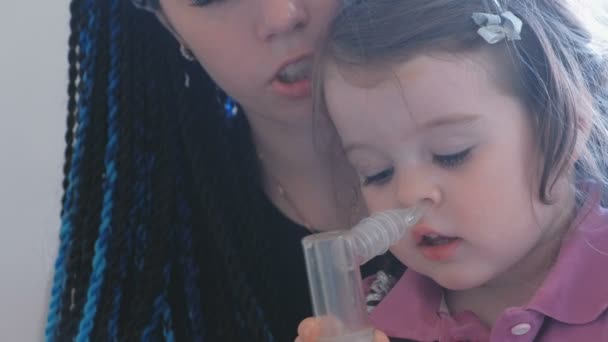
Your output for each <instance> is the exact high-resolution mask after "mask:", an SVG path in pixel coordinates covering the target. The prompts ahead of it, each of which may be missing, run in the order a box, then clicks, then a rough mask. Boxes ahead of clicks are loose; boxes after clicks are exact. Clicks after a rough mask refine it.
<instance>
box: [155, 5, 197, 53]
mask: <svg viewBox="0 0 608 342" xmlns="http://www.w3.org/2000/svg"><path fill="white" fill-rule="evenodd" d="M152 12H153V13H154V15H155V16H156V19H158V21H160V23H161V24H162V25H163V26H164V27H165V28H166V29H167V30H168V31H169V32H171V34H172V35H173V37H175V39H176V40H177V42H178V43H179V44H180V45H181V46H184V47H186V48H187V47H188V46H187V45H186V43H185V42H184V40H183V39H182V37H181V36H180V35H179V33H178V32H177V31H176V30H175V28H174V27H173V25H171V21H170V20H169V18H168V17H167V15H166V14H165V12H164V11H163V9H162V8H161V7H160V6H159V7H158V8H156V9H154V10H153V11H152Z"/></svg>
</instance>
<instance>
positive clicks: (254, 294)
mask: <svg viewBox="0 0 608 342" xmlns="http://www.w3.org/2000/svg"><path fill="white" fill-rule="evenodd" d="M133 5H135V6H133ZM338 6H339V1H338V0H331V1H329V0H248V1H236V0H235V1H233V0H218V1H210V0H160V1H158V0H157V1H154V0H138V1H135V0H133V3H131V2H129V1H120V0H110V1H108V0H73V1H72V2H71V6H70V7H71V13H72V19H71V23H70V26H71V32H72V33H71V36H70V53H69V61H70V78H69V79H70V82H69V87H68V92H69V103H68V120H67V121H68V130H67V134H66V141H67V148H66V163H65V180H64V188H65V195H64V198H63V209H62V227H61V243H60V247H59V253H58V258H57V263H56V272H55V278H54V282H53V290H52V295H51V304H50V311H49V319H48V324H47V329H46V337H47V340H49V341H56V340H58V341H65V340H72V339H74V337H76V339H77V340H79V341H80V340H88V339H93V340H104V341H105V340H134V339H144V340H148V339H151V340H156V339H159V338H164V339H167V340H179V341H191V340H192V341H202V340H206V341H246V340H247V341H288V340H293V338H294V337H295V331H296V327H297V324H298V322H299V320H301V319H302V318H304V317H306V316H309V315H310V314H311V312H310V302H309V295H308V290H307V281H306V274H305V270H304V265H303V256H302V252H301V246H300V240H301V238H302V237H304V236H306V235H308V234H310V233H311V232H313V231H320V230H329V229H336V228H345V227H349V226H350V225H351V224H352V223H353V222H355V221H357V220H358V219H359V218H360V217H361V216H362V215H364V214H365V213H364V210H363V209H362V208H359V207H358V205H356V202H357V201H356V198H357V196H356V195H357V194H356V192H355V190H354V189H355V188H356V187H355V182H356V177H355V176H354V174H353V173H352V171H351V170H350V168H348V167H346V166H345V165H346V164H345V163H344V161H343V159H342V155H341V153H340V151H339V150H338V149H334V148H332V147H330V146H334V145H332V144H331V140H327V137H328V136H331V135H330V134H324V133H325V132H328V131H327V130H325V129H324V128H323V126H322V125H321V126H320V125H316V124H315V122H314V120H313V116H312V109H311V108H312V103H311V98H310V87H309V86H310V84H309V83H310V81H309V76H310V58H311V56H312V54H313V52H314V48H315V45H316V42H317V40H318V39H319V38H321V36H322V35H323V32H324V31H325V29H326V27H327V26H328V23H329V21H330V20H331V18H332V16H333V15H334V13H335V12H336V11H337V8H338ZM219 89H223V90H225V91H226V92H227V93H228V94H230V95H231V96H232V97H233V98H234V100H232V97H228V96H227V95H226V93H224V92H223V91H220V90H219ZM234 101H236V102H234ZM235 103H239V105H236V104H235ZM313 127H314V128H315V134H314V135H313Z"/></svg>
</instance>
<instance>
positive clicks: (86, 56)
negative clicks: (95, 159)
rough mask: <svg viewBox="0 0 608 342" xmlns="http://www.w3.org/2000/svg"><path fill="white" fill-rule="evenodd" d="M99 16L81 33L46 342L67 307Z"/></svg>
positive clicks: (93, 15)
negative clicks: (70, 147)
mask: <svg viewBox="0 0 608 342" xmlns="http://www.w3.org/2000/svg"><path fill="white" fill-rule="evenodd" d="M96 25H97V22H96V15H95V13H94V11H93V10H92V11H90V16H89V20H88V22H87V27H86V29H83V30H81V31H80V33H79V48H80V49H81V51H82V53H83V60H82V63H81V68H82V71H83V73H82V80H81V82H82V85H83V86H82V94H81V95H80V96H79V97H78V102H79V103H78V110H77V112H78V126H77V129H76V133H75V137H74V138H75V141H74V147H73V151H72V160H71V162H70V173H69V175H68V182H67V184H68V188H67V190H66V192H65V196H64V205H63V209H62V219H61V221H62V225H61V229H60V246H59V252H58V255H57V260H56V263H55V276H54V279H53V285H52V290H51V300H50V308H49V316H48V322H47V328H46V332H45V335H46V339H47V340H48V341H54V340H55V338H57V337H58V336H57V335H58V334H57V331H56V329H57V325H58V324H59V322H60V321H61V314H60V313H61V311H62V307H63V306H65V304H66V303H64V302H63V301H62V297H63V298H65V296H63V294H64V293H65V292H66V282H67V275H68V274H70V273H68V272H67V271H68V270H66V268H67V267H66V260H67V259H68V258H69V254H70V248H71V247H72V234H73V231H74V229H75V228H77V227H75V220H76V215H77V214H78V209H79V202H80V198H79V197H80V193H79V187H80V182H81V172H82V171H81V169H82V168H83V165H82V164H83V159H84V156H85V148H84V146H85V144H86V142H87V130H88V129H89V128H90V127H91V125H90V124H91V122H90V117H89V115H90V102H91V99H92V93H93V84H92V81H93V80H92V79H93V76H94V60H95V56H96V48H97V47H96V45H95V41H94V39H95V35H94V34H91V33H92V32H94V31H95V29H96Z"/></svg>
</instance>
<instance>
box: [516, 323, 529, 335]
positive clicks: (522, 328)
mask: <svg viewBox="0 0 608 342" xmlns="http://www.w3.org/2000/svg"><path fill="white" fill-rule="evenodd" d="M530 329H532V326H531V325H530V324H528V323H520V324H517V325H516V326H514V327H513V328H511V333H512V334H513V335H516V336H521V335H525V334H527V333H528V331H530Z"/></svg>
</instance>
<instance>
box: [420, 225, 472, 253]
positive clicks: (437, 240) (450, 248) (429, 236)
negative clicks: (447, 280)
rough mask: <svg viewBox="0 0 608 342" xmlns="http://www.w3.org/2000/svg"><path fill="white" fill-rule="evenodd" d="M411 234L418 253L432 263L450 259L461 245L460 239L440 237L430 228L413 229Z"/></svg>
mask: <svg viewBox="0 0 608 342" xmlns="http://www.w3.org/2000/svg"><path fill="white" fill-rule="evenodd" d="M413 234H414V237H415V241H416V247H418V250H419V251H420V253H421V254H422V255H423V256H424V257H425V258H427V259H429V260H432V261H447V260H449V259H451V258H452V257H453V256H454V255H455V254H456V252H457V250H458V247H459V246H460V244H461V243H462V239H461V238H458V237H454V236H446V235H441V234H438V233H436V232H434V231H433V230H432V229H430V228H418V229H415V230H414V231H413Z"/></svg>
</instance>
